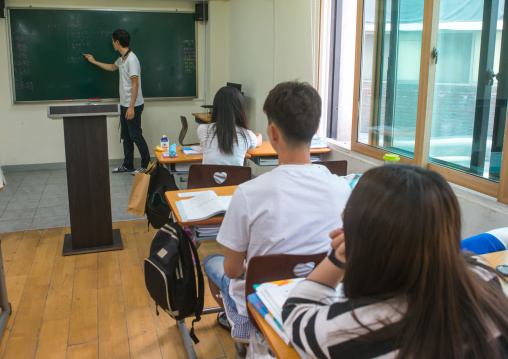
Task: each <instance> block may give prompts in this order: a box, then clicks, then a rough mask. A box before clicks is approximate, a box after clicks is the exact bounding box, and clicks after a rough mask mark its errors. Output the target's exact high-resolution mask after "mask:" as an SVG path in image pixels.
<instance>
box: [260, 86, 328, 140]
mask: <svg viewBox="0 0 508 359" xmlns="http://www.w3.org/2000/svg"><path fill="white" fill-rule="evenodd" d="M263 111H264V112H265V113H266V115H267V117H268V123H272V122H273V123H274V124H275V125H276V126H277V128H278V129H279V130H280V131H281V133H282V136H283V137H284V140H285V141H286V142H288V143H289V144H293V145H299V144H303V143H308V142H310V141H311V140H312V136H314V134H315V133H316V131H317V129H318V127H319V119H320V118H321V97H320V96H319V94H318V93H317V91H316V90H315V89H314V88H313V87H312V86H311V85H310V84H308V83H307V82H297V81H290V82H282V83H280V84H278V85H277V86H275V87H274V88H273V89H272V90H271V91H270V93H269V94H268V97H267V98H266V100H265V104H264V106H263Z"/></svg>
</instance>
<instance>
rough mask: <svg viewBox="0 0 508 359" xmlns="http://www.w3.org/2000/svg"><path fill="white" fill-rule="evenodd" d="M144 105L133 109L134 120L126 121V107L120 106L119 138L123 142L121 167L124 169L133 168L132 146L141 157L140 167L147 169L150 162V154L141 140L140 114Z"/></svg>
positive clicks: (142, 139)
mask: <svg viewBox="0 0 508 359" xmlns="http://www.w3.org/2000/svg"><path fill="white" fill-rule="evenodd" d="M144 107H145V105H144V104H143V105H139V106H136V107H134V118H132V119H130V120H127V119H126V118H125V114H126V113H127V107H123V106H120V125H121V132H120V136H121V138H122V140H123V154H124V156H125V159H124V160H123V166H124V167H125V168H134V144H136V147H137V148H138V150H139V154H140V155H141V167H143V168H147V167H148V163H149V162H150V152H149V150H148V146H147V144H146V141H145V139H144V138H143V130H142V129H141V113H142V112H143V108H144Z"/></svg>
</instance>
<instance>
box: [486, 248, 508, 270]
mask: <svg viewBox="0 0 508 359" xmlns="http://www.w3.org/2000/svg"><path fill="white" fill-rule="evenodd" d="M481 257H482V258H483V259H485V260H486V261H487V264H488V265H489V266H491V267H492V268H496V267H497V266H498V265H500V264H508V250H506V251H500V252H493V253H487V254H483V255H481Z"/></svg>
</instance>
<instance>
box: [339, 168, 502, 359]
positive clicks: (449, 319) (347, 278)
mask: <svg viewBox="0 0 508 359" xmlns="http://www.w3.org/2000/svg"><path fill="white" fill-rule="evenodd" d="M460 229H461V218H460V208H459V204H458V201H457V198H456V197H455V195H454V193H453V191H452V189H451V187H450V185H449V184H448V183H447V182H446V180H445V179H444V178H443V177H442V176H441V175H439V174H438V173H436V172H432V171H429V170H426V169H423V168H420V167H416V166H406V165H389V166H384V167H378V168H375V169H372V170H369V171H368V172H366V173H365V174H364V175H363V176H362V178H361V179H360V180H359V182H358V184H357V185H356V187H355V189H354V191H353V192H352V194H351V197H350V198H349V201H348V203H347V205H346V209H345V212H344V235H345V238H346V259H347V261H346V262H347V264H346V269H345V274H344V292H345V294H346V296H347V297H348V298H371V299H372V300H374V301H376V300H380V299H388V298H395V297H399V298H403V299H405V300H407V312H406V313H405V315H404V319H403V320H402V322H401V323H398V324H396V325H388V326H385V327H384V328H383V329H381V330H376V331H370V333H369V335H368V336H367V337H368V338H369V339H368V340H376V339H377V340H380V339H382V338H387V337H390V336H394V337H396V338H397V339H398V347H399V355H398V357H399V358H438V359H455V358H457V359H458V358H465V357H467V358H489V359H492V358H499V357H501V354H500V353H501V352H502V350H501V348H500V347H499V345H498V342H497V340H493V335H494V332H495V328H497V330H499V332H500V333H501V335H502V336H503V337H504V338H505V339H507V338H508V299H507V298H506V297H505V295H504V294H503V293H502V291H501V290H500V289H499V288H496V287H494V286H493V285H492V284H491V283H487V282H486V281H485V278H482V277H481V274H480V273H479V271H478V270H472V269H471V267H472V266H475V264H473V263H476V262H475V261H472V260H471V258H468V257H467V255H464V254H461V253H460ZM485 267H486V266H482V269H480V271H481V270H483V271H485V270H488V271H490V272H492V273H495V272H494V271H493V270H491V269H490V268H488V269H485ZM494 275H495V274H494ZM360 324H362V323H360Z"/></svg>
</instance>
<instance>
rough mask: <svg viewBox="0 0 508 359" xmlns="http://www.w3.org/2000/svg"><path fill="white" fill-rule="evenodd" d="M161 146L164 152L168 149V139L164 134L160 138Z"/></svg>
mask: <svg viewBox="0 0 508 359" xmlns="http://www.w3.org/2000/svg"><path fill="white" fill-rule="evenodd" d="M161 147H162V149H163V150H164V152H167V151H168V150H169V140H168V138H167V137H166V135H164V136H162V138H161Z"/></svg>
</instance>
